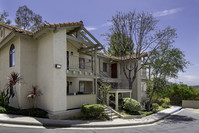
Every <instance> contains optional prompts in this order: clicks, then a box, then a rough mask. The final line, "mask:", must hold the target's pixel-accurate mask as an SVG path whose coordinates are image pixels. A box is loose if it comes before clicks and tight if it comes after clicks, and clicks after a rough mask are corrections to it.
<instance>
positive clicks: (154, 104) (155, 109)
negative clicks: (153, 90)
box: [152, 103, 159, 112]
mask: <svg viewBox="0 0 199 133" xmlns="http://www.w3.org/2000/svg"><path fill="white" fill-rule="evenodd" d="M158 107H159V105H158V104H157V103H152V109H153V111H154V112H156V111H157V110H158Z"/></svg>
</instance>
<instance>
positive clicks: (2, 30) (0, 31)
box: [0, 28, 4, 37]
mask: <svg viewBox="0 0 199 133" xmlns="http://www.w3.org/2000/svg"><path fill="white" fill-rule="evenodd" d="M0 34H1V37H4V29H3V28H0Z"/></svg>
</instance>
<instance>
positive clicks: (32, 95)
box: [27, 86, 42, 108]
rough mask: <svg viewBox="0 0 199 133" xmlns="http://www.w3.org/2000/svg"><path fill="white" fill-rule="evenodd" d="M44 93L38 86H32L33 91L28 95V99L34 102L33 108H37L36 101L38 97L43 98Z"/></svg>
mask: <svg viewBox="0 0 199 133" xmlns="http://www.w3.org/2000/svg"><path fill="white" fill-rule="evenodd" d="M41 95H42V92H41V91H40V89H39V88H38V86H32V90H31V91H30V92H29V93H28V95H27V98H28V99H29V100H32V101H33V108H34V107H35V99H36V97H38V96H41Z"/></svg>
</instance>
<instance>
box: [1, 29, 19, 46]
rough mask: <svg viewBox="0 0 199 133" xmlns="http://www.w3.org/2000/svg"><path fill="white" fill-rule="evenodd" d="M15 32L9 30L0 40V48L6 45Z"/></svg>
mask: <svg viewBox="0 0 199 133" xmlns="http://www.w3.org/2000/svg"><path fill="white" fill-rule="evenodd" d="M15 36H16V34H15V33H14V32H11V33H10V34H8V35H7V36H6V37H5V38H4V39H3V40H2V41H1V42H0V48H2V47H3V46H4V45H6V44H7V43H8V42H9V41H10V40H12V39H13V38H14V37H15Z"/></svg>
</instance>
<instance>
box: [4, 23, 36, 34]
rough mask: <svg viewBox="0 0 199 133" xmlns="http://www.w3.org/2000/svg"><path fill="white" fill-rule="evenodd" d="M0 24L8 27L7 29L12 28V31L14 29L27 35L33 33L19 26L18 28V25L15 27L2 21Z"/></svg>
mask: <svg viewBox="0 0 199 133" xmlns="http://www.w3.org/2000/svg"><path fill="white" fill-rule="evenodd" d="M0 26H2V27H4V28H7V29H9V30H12V31H14V32H17V33H21V34H24V35H29V36H32V35H33V32H31V31H27V30H23V29H20V28H18V27H16V26H10V25H6V24H3V23H0Z"/></svg>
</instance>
